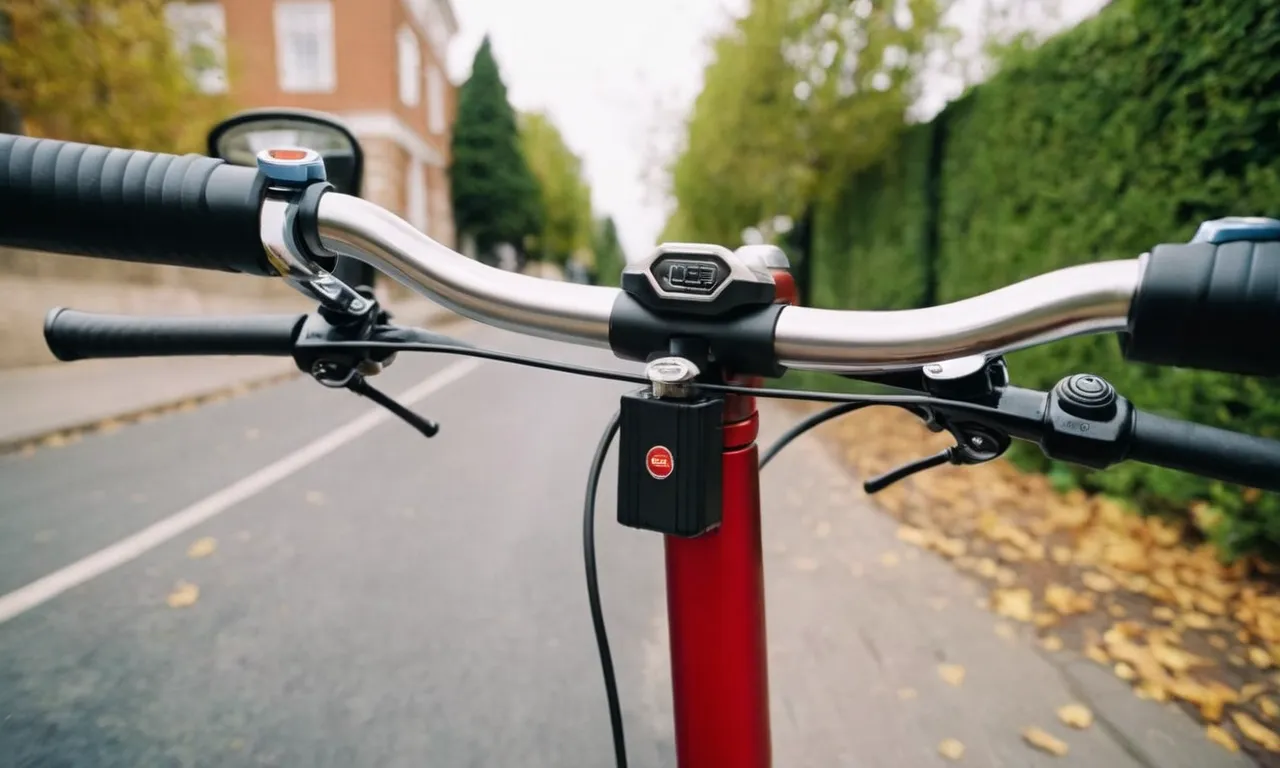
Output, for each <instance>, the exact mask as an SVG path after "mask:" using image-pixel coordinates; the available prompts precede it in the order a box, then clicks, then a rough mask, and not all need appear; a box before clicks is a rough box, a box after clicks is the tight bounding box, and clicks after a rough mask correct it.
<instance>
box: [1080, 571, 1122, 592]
mask: <svg viewBox="0 0 1280 768" xmlns="http://www.w3.org/2000/svg"><path fill="white" fill-rule="evenodd" d="M1080 581H1081V582H1082V583H1083V584H1084V585H1085V586H1086V587H1088V588H1089V589H1092V590H1093V591H1094V592H1114V591H1115V589H1116V582H1115V580H1114V579H1112V578H1111V577H1110V576H1104V575H1103V574H1101V573H1097V572H1096V571H1085V572H1084V573H1082V574H1080Z"/></svg>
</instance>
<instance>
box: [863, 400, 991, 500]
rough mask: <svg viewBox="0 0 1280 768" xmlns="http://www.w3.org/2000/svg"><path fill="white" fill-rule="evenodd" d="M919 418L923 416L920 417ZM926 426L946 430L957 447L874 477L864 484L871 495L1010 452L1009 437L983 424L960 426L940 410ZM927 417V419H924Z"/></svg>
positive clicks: (954, 446) (928, 420) (932, 415)
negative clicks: (908, 480)
mask: <svg viewBox="0 0 1280 768" xmlns="http://www.w3.org/2000/svg"><path fill="white" fill-rule="evenodd" d="M917 415H919V414H917ZM928 415H929V418H928V419H925V425H926V426H927V427H929V429H931V430H933V431H935V432H940V431H942V430H943V429H946V430H947V431H948V432H950V433H951V434H952V436H953V437H955V439H956V444H955V445H953V446H951V447H950V448H947V449H945V450H942V451H939V452H938V453H935V454H934V455H932V456H926V457H924V458H923V459H917V460H915V461H912V462H909V463H907V464H903V465H902V466H900V467H897V468H896V469H891V470H889V471H888V472H885V473H884V474H883V475H880V476H878V477H873V478H871V479H870V480H867V481H865V482H864V483H863V484H862V489H863V490H864V491H866V492H867V494H868V495H870V494H873V493H876V492H878V491H883V490H884V489H885V488H888V487H889V486H890V485H893V484H894V483H896V482H898V481H899V480H904V479H906V478H908V477H910V476H911V475H914V474H916V473H917V472H923V471H924V470H926V469H933V468H934V467H939V466H942V465H943V464H957V465H971V464H985V463H986V462H988V461H991V460H992V459H995V458H998V457H999V456H1002V455H1003V454H1004V452H1005V451H1007V450H1009V445H1010V443H1011V442H1012V441H1011V440H1010V439H1009V436H1008V435H1006V434H1004V433H1002V432H997V431H995V430H992V429H990V428H987V427H984V426H982V425H979V424H969V423H963V424H956V423H952V422H951V421H950V420H948V419H947V418H946V417H945V416H944V415H942V414H939V413H938V412H937V411H933V410H930V411H929V414H928ZM922 418H923V417H922Z"/></svg>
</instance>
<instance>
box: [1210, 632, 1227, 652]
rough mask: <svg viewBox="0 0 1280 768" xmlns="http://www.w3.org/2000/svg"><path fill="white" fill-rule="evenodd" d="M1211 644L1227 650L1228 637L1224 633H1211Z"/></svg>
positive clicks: (1221, 649)
mask: <svg viewBox="0 0 1280 768" xmlns="http://www.w3.org/2000/svg"><path fill="white" fill-rule="evenodd" d="M1209 645H1211V646H1213V647H1214V648H1217V649H1218V650H1219V651H1225V650H1227V646H1228V645H1229V644H1228V643H1227V638H1225V637H1223V636H1222V635H1209Z"/></svg>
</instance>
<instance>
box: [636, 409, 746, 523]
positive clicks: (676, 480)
mask: <svg viewBox="0 0 1280 768" xmlns="http://www.w3.org/2000/svg"><path fill="white" fill-rule="evenodd" d="M723 416H724V400H723V399H721V398H718V397H703V398H693V399H688V400H683V399H675V398H657V397H654V396H653V393H652V392H651V391H650V390H649V389H642V390H637V391H635V392H628V393H627V394H625V395H623V396H622V402H621V405H620V410H619V427H618V448H619V451H618V522H619V523H621V524H622V525H625V526H628V527H630V528H640V529H643V530H646V531H657V532H658V533H665V534H668V535H671V536H682V537H694V536H699V535H701V534H703V533H706V532H707V531H710V530H712V529H714V528H716V527H718V526H719V525H720V519H721V501H722V496H721V494H722V491H721V471H722V462H723V445H722V439H723V438H722V435H721V430H722V429H723V425H722V419H723Z"/></svg>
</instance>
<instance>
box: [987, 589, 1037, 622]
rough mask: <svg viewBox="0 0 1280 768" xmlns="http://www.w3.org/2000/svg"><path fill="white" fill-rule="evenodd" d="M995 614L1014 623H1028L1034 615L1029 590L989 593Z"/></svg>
mask: <svg viewBox="0 0 1280 768" xmlns="http://www.w3.org/2000/svg"><path fill="white" fill-rule="evenodd" d="M991 599H992V600H993V601H994V604H995V612H996V613H998V614H1000V615H1001V616H1007V617H1009V618H1011V619H1014V620H1016V621H1025V622H1030V621H1031V618H1032V616H1033V614H1034V611H1033V610H1032V606H1031V590H1029V589H997V590H996V591H994V592H992V593H991Z"/></svg>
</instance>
